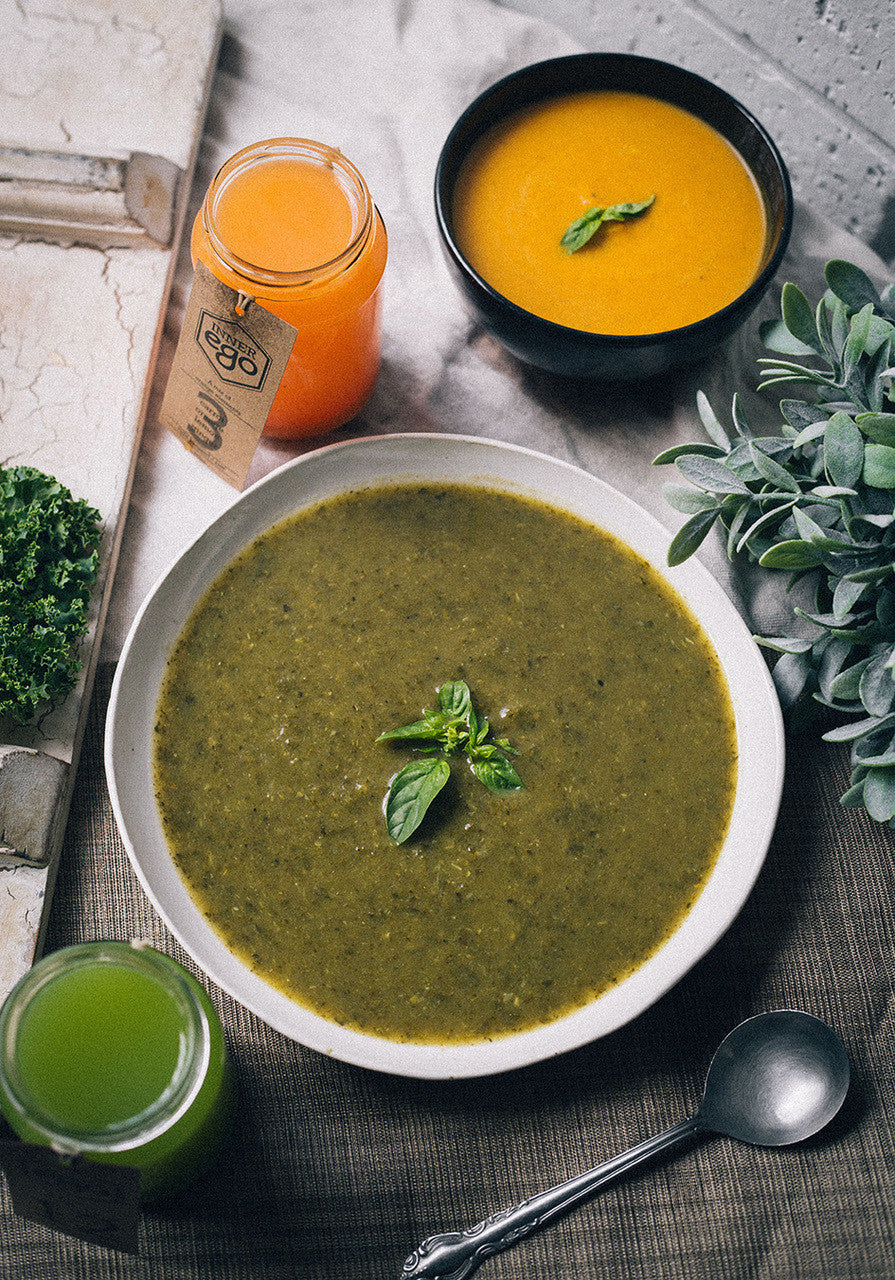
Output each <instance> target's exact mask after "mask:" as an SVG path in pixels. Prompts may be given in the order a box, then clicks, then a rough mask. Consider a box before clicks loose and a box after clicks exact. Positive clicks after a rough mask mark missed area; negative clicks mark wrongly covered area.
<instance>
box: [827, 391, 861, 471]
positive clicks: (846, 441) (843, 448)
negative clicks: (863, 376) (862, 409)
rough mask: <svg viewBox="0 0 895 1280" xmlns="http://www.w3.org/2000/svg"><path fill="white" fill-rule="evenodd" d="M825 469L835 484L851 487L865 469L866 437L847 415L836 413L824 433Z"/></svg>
mask: <svg viewBox="0 0 895 1280" xmlns="http://www.w3.org/2000/svg"><path fill="white" fill-rule="evenodd" d="M823 456H824V467H825V468H826V472H827V475H828V476H829V477H830V480H831V481H832V483H833V484H840V485H845V486H846V487H851V486H852V485H855V484H857V482H858V481H859V480H860V478H861V472H862V470H863V467H864V437H863V436H862V434H861V431H860V430H859V428H858V427H857V426H856V425H855V423H854V422H852V420H851V418H850V417H849V416H848V414H847V413H842V412H841V410H840V412H838V413H834V414H833V416H832V418H831V419H830V421H829V422H828V423H827V428H826V431H825V433H824V455H823Z"/></svg>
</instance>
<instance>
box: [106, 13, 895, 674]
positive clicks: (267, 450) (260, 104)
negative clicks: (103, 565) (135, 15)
mask: <svg viewBox="0 0 895 1280" xmlns="http://www.w3.org/2000/svg"><path fill="white" fill-rule="evenodd" d="M598 36H599V33H598V32H595V40H594V44H593V46H592V47H594V48H598V47H599V43H598ZM579 49H580V46H578V45H576V44H575V43H574V42H573V41H572V40H570V39H569V38H568V37H566V36H565V35H564V34H562V33H560V32H558V31H557V30H555V29H554V28H552V27H551V26H549V25H548V24H546V23H544V22H540V21H535V20H533V19H530V18H528V17H524V16H521V15H519V14H517V13H514V12H512V11H510V10H508V9H504V8H502V7H500V6H499V5H498V4H496V3H494V2H493V0H438V2H437V3H434V2H433V0H340V3H339V4H330V3H321V2H320V0H303V2H301V0H272V2H271V0H230V3H229V4H228V6H227V8H226V11H225V36H224V43H223V47H222V52H221V59H220V64H219V67H218V71H217V75H216V78H215V81H214V86H213V91H212V98H211V104H210V109H209V113H208V118H207V122H206V127H205V133H204V136H203V141H202V150H201V154H200V160H199V166H198V170H197V175H196V180H195V184H194V189H193V193H192V200H191V208H190V212H189V220H190V222H191V221H192V217H193V216H194V215H195V212H196V210H197V209H198V207H199V205H200V204H201V201H202V198H203V195H204V192H205V188H206V187H207V185H208V182H209V181H210V179H211V177H212V176H213V174H214V173H215V171H216V170H217V168H218V167H219V166H220V164H221V163H223V161H224V160H225V159H226V158H227V157H228V156H229V155H231V154H232V153H233V152H234V151H236V150H238V149H239V148H240V147H242V146H245V145H246V144H248V143H250V142H254V141H257V140H259V139H262V138H267V137H275V136H279V135H292V136H302V137H310V138H314V139H317V140H319V141H322V142H326V143H329V144H331V145H334V146H337V147H339V148H340V149H341V150H342V151H343V153H344V154H345V155H346V156H348V157H349V158H350V159H351V160H353V161H354V162H355V164H357V166H358V168H359V169H360V170H361V172H362V173H363V174H364V176H365V178H366V179H367V183H368V185H369V187H370V189H371V191H372V193H373V197H374V199H375V201H376V203H377V205H378V207H379V209H380V210H381V212H382V215H383V217H384V219H385V222H386V225H387V227H388V232H389V261H388V266H387V272H386V300H385V322H384V364H383V370H382V374H381V377H380V380H379V383H378V385H377V388H376V391H375V392H374V395H373V397H372V399H371V401H370V402H369V404H368V405H367V407H366V409H365V410H364V411H363V412H362V413H361V414H360V415H359V416H358V418H356V419H355V420H354V421H353V422H352V423H350V424H348V425H347V426H346V427H344V428H342V429H341V430H340V431H339V432H338V433H336V435H335V436H331V437H329V438H328V439H327V440H321V441H317V442H310V443H309V442H305V443H303V444H300V445H288V444H275V443H268V442H266V441H262V444H261V445H260V447H259V449H258V452H257V454H256V456H255V459H254V461H253V464H252V470H251V472H250V476H249V482H250V483H251V482H253V481H255V480H257V479H259V478H260V477H261V476H263V475H264V474H266V473H267V472H269V471H270V470H272V469H273V468H274V467H276V466H278V465H280V464H281V463H282V462H284V461H286V460H287V459H289V458H291V457H294V456H296V455H297V454H298V453H301V452H305V451H307V450H308V449H309V448H313V447H315V445H316V444H320V443H328V442H329V441H331V440H332V439H347V438H350V437H353V436H361V435H370V434H377V433H383V432H391V431H425V432H450V433H464V434H470V435H476V436H486V437H489V438H492V439H498V440H503V441H508V442H514V443H518V444H522V445H526V446H528V447H531V448H535V449H540V450H542V451H544V452H545V453H548V454H551V455H553V456H555V457H558V458H561V459H564V460H566V461H570V462H575V463H577V464H579V465H580V466H582V467H583V468H585V469H587V470H589V471H591V472H593V473H594V474H596V475H599V476H601V477H602V478H603V479H604V480H607V481H608V482H609V483H611V484H613V485H615V487H616V488H618V489H620V490H622V491H623V492H624V493H626V494H627V495H628V496H629V497H631V498H633V499H635V500H636V501H637V502H639V503H640V504H641V505H642V506H643V507H645V508H646V509H647V510H649V511H651V512H652V513H653V514H654V515H655V516H656V517H658V519H659V520H660V521H662V522H663V523H664V524H665V525H666V526H667V527H668V528H669V529H670V530H674V529H676V528H677V527H678V526H679V524H680V523H681V521H682V517H681V516H679V515H678V513H677V512H675V511H674V510H672V509H671V508H670V507H669V506H668V505H667V503H666V502H665V500H664V498H663V497H662V492H661V486H662V483H663V481H665V480H670V479H675V478H677V476H676V473H675V470H674V468H670V467H663V468H656V467H653V466H652V465H651V464H652V459H653V458H654V457H655V455H656V454H658V453H659V452H660V451H661V450H663V449H665V448H667V447H668V446H669V445H671V444H673V443H677V442H680V441H684V440H688V439H702V438H704V437H703V433H702V429H701V426H700V424H699V420H698V417H697V414H696V409H695V396H696V391H697V389H699V388H700V387H701V388H702V389H703V390H705V391H706V393H707V394H708V396H709V399H710V400H711V401H712V404H713V406H714V407H715V410H716V412H717V413H718V414H719V416H721V417H722V418H723V417H725V416H726V415H727V414H728V412H729V407H730V401H731V397H732V394H733V391H734V390H739V392H740V394H741V396H742V397H743V399H744V401H745V404H746V407H747V410H748V412H750V413H752V414H753V415H754V416H755V418H756V421H759V422H764V423H765V424H766V425H767V426H769V427H773V424H774V422H775V420H777V421H779V417H777V418H776V419H775V414H776V401H775V398H772V397H769V396H762V397H759V396H757V395H756V394H755V392H754V388H755V386H756V385H757V382H758V368H757V366H756V364H755V358H756V356H757V355H759V354H761V351H762V348H761V344H760V342H759V340H758V338H757V326H758V322H759V320H760V319H761V318H763V317H766V316H769V315H772V314H774V313H775V312H776V310H777V305H778V300H779V285H780V284H782V282H783V281H785V280H793V281H795V282H796V283H797V284H799V285H800V286H801V287H802V288H803V289H804V290H805V291H806V292H807V293H808V294H809V296H811V297H812V298H817V297H818V296H819V294H820V292H822V290H823V288H824V285H823V275H822V270H823V264H824V262H825V261H826V260H827V259H828V258H830V257H844V258H848V259H850V260H852V261H854V262H857V263H859V264H860V265H862V266H863V267H864V268H865V270H867V271H869V272H870V273H871V274H872V275H873V276H875V277H876V278H878V279H880V280H883V279H885V267H884V264H883V263H882V262H881V261H880V260H879V259H878V258H877V257H876V255H875V254H873V253H872V251H871V250H870V249H868V248H867V247H866V246H864V245H863V244H862V243H861V242H860V241H858V240H856V239H855V238H854V237H852V236H849V235H848V234H846V233H845V232H843V231H840V230H838V229H837V228H835V227H833V226H832V225H830V224H829V223H826V222H822V221H820V220H819V219H818V218H816V217H814V216H813V215H812V214H811V213H810V212H809V210H807V209H805V208H803V207H799V208H798V210H797V216H796V224H795V230H794V234H793V237H792V241H791V245H790V248H789V251H788V253H787V256H786V260H785V262H784V264H783V267H782V269H781V272H780V275H779V277H778V282H777V287H776V288H775V289H772V291H771V293H770V294H769V296H768V298H767V299H766V301H765V303H764V304H763V306H762V309H761V311H760V313H759V314H757V315H756V316H755V317H754V319H753V320H751V321H749V322H748V323H747V325H746V326H745V327H744V329H743V330H742V332H741V333H740V334H739V335H738V336H736V337H735V338H734V339H733V340H732V342H731V343H730V344H728V346H727V347H726V348H725V349H724V351H723V352H721V353H720V354H718V355H717V356H715V357H713V358H712V359H711V360H710V361H708V362H707V363H706V364H705V365H703V366H701V367H699V368H698V369H696V370H694V371H688V372H686V373H684V374H680V375H678V376H675V377H673V378H669V379H668V380H667V381H665V382H664V383H660V384H658V385H657V384H655V383H653V384H650V385H649V386H644V385H636V384H633V385H630V386H611V387H609V386H600V385H599V384H591V385H581V384H575V383H568V382H565V381H563V380H561V379H559V378H555V377H552V376H549V375H547V374H543V373H539V372H538V371H536V370H533V369H529V368H526V367H524V366H523V365H521V364H520V363H519V362H517V361H516V360H515V359H513V358H512V357H510V356H509V355H507V354H506V353H505V352H503V351H502V349H501V348H500V347H499V346H498V345H497V344H496V343H495V342H494V341H493V340H492V339H490V338H489V337H487V336H486V335H484V334H483V333H482V332H481V331H480V330H479V329H477V328H476V327H475V326H474V325H473V324H471V322H470V321H469V319H468V318H467V316H466V314H465V312H464V311H463V309H462V307H461V304H460V302H459V298H458V296H457V294H456V292H455V290H454V288H453V286H452V284H451V281H450V280H449V278H448V275H447V272H446V269H445V267H444V265H443V263H442V260H441V255H440V250H439V246H438V238H437V232H436V227H435V216H434V206H433V198H432V187H433V178H434V173H435V166H436V162H437V159H438V154H439V151H440V149H441V146H442V143H443V142H444V139H445V137H446V136H447V134H448V132H449V130H450V128H451V126H452V125H453V123H454V121H455V120H456V118H457V116H458V115H459V114H460V112H461V111H462V110H463V109H464V108H465V107H466V106H467V105H468V104H469V102H471V101H472V99H473V98H474V97H476V95H477V94H478V93H479V92H480V91H481V90H482V89H483V88H485V87H486V86H487V85H489V84H491V83H492V82H493V81H495V80H497V79H499V78H500V77H501V76H503V75H505V74H507V73H508V72H510V71H513V70H515V69H517V68H518V67H521V66H524V65H526V64H528V63H530V62H536V61H539V60H540V59H542V58H549V57H555V56H558V55H561V54H566V53H574V52H578V51H579ZM188 242H189V236H188V234H187V235H186V236H185V238H184V245H183V248H182V251H181V254H180V259H179V262H178V267H177V273H176V277H175V282H174V288H173V292H172V296H171V302H170V305H169V309H168V315H167V320H166V325H165V332H164V337H163V342H162V346H161V351H160V355H159V359H158V364H157V369H156V374H155V379H154V383H153V390H152V396H151V399H150V406H149V414H148V420H147V424H146V428H145V432H144V438H143V442H142V447H141V451H140V456H139V459H138V464H137V471H136V477H135V481H134V488H133V494H132V500H131V508H130V512H129V515H128V519H127V523H126V527H125V533H124V540H123V543H122V550H121V556H120V561H119V566H118V571H117V576H116V584H115V588H114V592H113V596H112V600H111V604H110V609H109V616H108V620H107V624H106V628H105V633H104V641H103V657H104V658H106V659H114V658H116V657H117V656H118V653H119V652H120V649H121V645H122V643H123V641H124V638H125V636H126V634H127V631H128V629H129V627H130V625H131V623H132V621H133V619H134V616H135V614H136V612H137V610H138V608H139V605H140V603H141V602H142V600H143V598H144V597H145V595H146V594H147V593H148V592H149V591H150V589H151V588H152V587H153V585H154V584H155V582H156V580H157V579H158V578H159V577H160V576H161V575H162V574H163V572H164V571H165V570H166V569H167V568H168V566H169V565H170V564H171V563H172V562H173V560H174V559H175V558H176V557H177V556H178V555H179V554H180V552H181V551H183V550H184V549H185V548H186V547H187V546H188V545H189V544H190V543H191V542H192V541H193V539H194V538H195V537H197V536H198V535H199V534H200V533H201V532H202V530H203V529H204V528H205V527H206V526H207V525H208V524H209V523H210V522H211V521H212V520H213V519H214V518H215V517H216V516H217V515H218V514H219V513H220V512H222V511H223V510H225V509H226V508H227V507H228V506H229V505H230V504H231V503H232V502H233V501H234V500H235V499H236V497H237V494H236V492H235V490H233V489H232V488H231V487H230V486H229V485H227V484H226V483H225V482H224V481H222V480H219V479H218V478H217V477H216V476H214V475H213V474H212V473H211V472H210V471H208V470H207V469H206V468H205V467H204V466H203V464H202V463H201V462H200V461H199V460H198V459H197V458H196V457H194V456H192V455H190V454H188V453H187V452H186V451H185V450H184V449H183V448H182V447H181V445H180V444H179V443H178V442H177V441H176V440H175V439H174V438H173V437H172V436H171V435H170V434H169V433H167V432H166V431H165V430H164V429H163V428H161V427H160V426H159V425H158V422H157V418H156V414H157V411H158V407H159V404H160V402H161V395H162V392H163V390H164V386H165V382H166V379H167V374H168V370H169V368H170V363H171V358H172V355H173V350H174V346H175V344H176V341H177V336H178V333H179V330H180V324H181V322H182V319H183V313H184V307H185V303H186V297H187V294H188V291H189V287H190V281H191V278H192V268H191V265H190V259H189V248H188ZM700 557H701V559H702V560H703V562H704V563H705V564H707V565H708V567H709V568H710V569H711V571H712V572H713V573H714V574H715V576H716V577H717V578H718V579H719V581H721V582H722V584H723V585H724V586H725V588H726V589H727V590H728V592H729V593H730V594H731V596H732V597H733V598H734V599H735V601H736V602H737V603H738V605H739V606H740V608H741V609H742V610H743V612H744V614H746V616H747V620H748V621H749V623H750V625H752V626H753V627H755V628H756V629H757V630H759V631H774V630H777V629H778V627H779V625H780V620H779V619H778V617H777V616H776V615H778V614H780V612H781V607H782V608H783V616H784V617H785V616H788V609H787V608H786V606H781V603H780V597H779V590H778V587H779V583H778V582H777V581H775V575H768V574H762V575H753V574H746V575H745V576H744V575H743V574H742V573H741V572H740V571H739V570H738V569H737V570H732V569H731V566H730V565H729V564H728V562H727V560H726V557H725V556H724V553H723V551H722V549H721V547H720V543H719V542H718V541H717V540H715V539H714V538H711V539H710V540H709V542H708V543H706V544H704V547H703V549H702V550H701V551H700ZM744 584H745V585H744Z"/></svg>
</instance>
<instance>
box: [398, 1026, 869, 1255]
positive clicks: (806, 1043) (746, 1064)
mask: <svg viewBox="0 0 895 1280" xmlns="http://www.w3.org/2000/svg"><path fill="white" fill-rule="evenodd" d="M848 1080H849V1067H848V1057H847V1055H846V1052H845V1047H844V1046H843V1044H842V1041H841V1040H840V1039H839V1037H838V1036H837V1035H836V1033H835V1032H834V1031H832V1030H831V1029H830V1027H828V1026H827V1025H826V1023H825V1022H821V1021H820V1019H818V1018H814V1017H812V1016H811V1015H810V1014H808V1013H799V1012H797V1011H795V1010H791V1009H780V1010H776V1011H774V1012H772V1013H762V1014H759V1015H758V1016H757V1017H755V1018H748V1019H747V1020H746V1021H745V1022H741V1023H740V1025H739V1026H738V1027H735V1028H734V1030H733V1031H731V1033H730V1035H728V1036H727V1038H726V1039H725V1040H724V1041H723V1042H722V1044H721V1046H720V1047H719V1049H718V1051H717V1052H716V1054H715V1056H714V1058H713V1059H712V1063H711V1066H710V1067H709V1071H708V1075H707V1077H706V1082H705V1091H704V1093H703V1097H702V1102H701V1103H700V1105H699V1108H698V1109H697V1111H696V1112H695V1114H694V1115H692V1116H690V1118H689V1119H688V1120H682V1121H681V1122H680V1123H679V1124H676V1125H673V1126H672V1128H670V1129H666V1130H665V1132H664V1133H660V1134H658V1135H657V1136H656V1137H654V1138H648V1139H647V1140H646V1141H645V1142H641V1143H640V1144H639V1146H636V1147H632V1148H631V1150H630V1151H626V1152H625V1153H624V1154H623V1155H619V1156H615V1157H614V1158H613V1159H611V1160H607V1161H605V1163H603V1164H600V1165H597V1167H596V1168H595V1169H591V1170H589V1171H588V1172H587V1173H582V1174H579V1175H578V1177H577V1178H572V1179H570V1180H569V1181H568V1182H564V1183H562V1184H561V1185H560V1186H558V1187H554V1188H552V1190H550V1191H545V1192H542V1194H541V1195H537V1196H533V1197H532V1198H531V1199H530V1200H525V1201H523V1202H522V1204H518V1205H516V1206H514V1207H513V1208H512V1209H503V1210H501V1211H500V1212H498V1213H494V1214H492V1215H491V1216H490V1217H488V1218H486V1219H485V1220H484V1222H480V1223H478V1224H477V1225H476V1226H474V1227H468V1228H467V1229H466V1230H465V1231H448V1232H445V1233H444V1234H442V1235H436V1236H430V1237H429V1239H428V1240H424V1241H423V1243H422V1244H421V1245H419V1246H418V1248H416V1249H415V1250H414V1251H413V1253H412V1254H411V1255H410V1257H409V1258H408V1259H407V1261H406V1262H405V1263H404V1266H403V1268H402V1270H401V1280H464V1277H466V1276H468V1275H470V1274H471V1273H472V1272H473V1271H474V1270H475V1268H476V1267H477V1266H478V1265H479V1263H480V1262H483V1261H484V1260H485V1258H489V1257H491V1255H492V1254H495V1253H500V1252H501V1251H502V1250H503V1249H507V1248H509V1246H510V1245H512V1244H515V1243H516V1242H517V1241H518V1240H524V1239H525V1238H526V1237H527V1236H530V1235H532V1234H533V1233H534V1232H535V1231H538V1230H539V1229H540V1228H541V1227H543V1226H546V1225H547V1223H549V1222H552V1221H553V1219H555V1218H558V1217H559V1216H560V1214H563V1213H565V1212H567V1210H569V1209H572V1208H574V1207H575V1206H576V1205H578V1204H580V1203H581V1202H582V1201H583V1200H585V1199H587V1197H588V1196H590V1195H592V1194H593V1192H595V1191H596V1190H597V1189H598V1188H600V1187H602V1186H603V1184H604V1183H606V1182H609V1181H610V1180H611V1179H612V1178H617V1177H618V1176H619V1175H620V1174H622V1173H625V1172H627V1170H628V1169H632V1168H633V1167H634V1166H635V1165H637V1164H640V1163H641V1162H642V1161H644V1160H648V1159H650V1157H652V1156H654V1155H656V1154H658V1152H660V1151H664V1150H666V1148H668V1147H671V1146H673V1145H674V1144H675V1143H678V1142H680V1141H681V1140H682V1139H684V1138H688V1137H691V1136H693V1135H695V1134H699V1133H723V1134H726V1135H727V1136H728V1137H730V1138H739V1139H740V1140H741V1141H742V1142H750V1143H753V1144H755V1145H757V1146H764V1147H782V1146H785V1145H786V1144H787V1143H790V1142H801V1141H802V1140H803V1139H804V1138H810V1137H811V1135H812V1134H814V1133H817V1132H818V1130H820V1129H822V1128H823V1127H824V1125H825V1124H828V1123H829V1121H830V1120H832V1118H833V1116H834V1115H835V1114H836V1112H837V1111H838V1110H839V1108H840V1107H841V1106H842V1103H843V1101H844V1099H845V1095H846V1093H847V1092H848Z"/></svg>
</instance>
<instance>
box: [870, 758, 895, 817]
mask: <svg viewBox="0 0 895 1280" xmlns="http://www.w3.org/2000/svg"><path fill="white" fill-rule="evenodd" d="M864 808H865V809H866V810H867V812H868V813H869V814H870V816H871V818H874V819H875V820H876V821H877V822H890V821H891V819H892V818H895V766H892V765H889V766H888V767H886V768H877V769H871V770H870V772H869V773H868V774H867V777H866V778H865V779H864Z"/></svg>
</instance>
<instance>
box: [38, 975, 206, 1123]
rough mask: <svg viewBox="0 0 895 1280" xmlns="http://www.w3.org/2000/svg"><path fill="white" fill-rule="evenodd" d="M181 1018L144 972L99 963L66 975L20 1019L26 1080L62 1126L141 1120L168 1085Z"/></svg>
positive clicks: (177, 1048) (178, 1045) (45, 990)
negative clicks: (139, 1118) (136, 1118)
mask: <svg viewBox="0 0 895 1280" xmlns="http://www.w3.org/2000/svg"><path fill="white" fill-rule="evenodd" d="M182 1033H183V1017H182V1015H181V1013H180V1011H179V1010H178V1009H177V1007H176V1006H175V1005H174V1004H173V1002H172V1001H171V999H170V997H169V996H168V994H167V993H166V992H165V991H164V990H163V989H162V988H160V987H159V986H158V984H157V983H156V982H155V981H153V979H152V978H150V977H147V976H146V975H145V974H143V973H137V972H136V971H134V970H132V969H126V968H124V967H119V966H117V965H95V966H90V967H86V968H78V969H71V970H69V971H68V972H67V973H61V974H60V975H59V976H58V977H57V978H54V979H53V981H52V982H50V983H48V984H47V986H45V987H44V988H43V990H42V991H41V992H40V994H39V995H38V996H37V997H36V998H35V999H34V1000H33V1001H32V1003H31V1004H30V1005H29V1007H28V1008H27V1010H26V1011H25V1015H24V1017H23V1018H22V1021H21V1024H20V1027H19V1034H18V1060H19V1071H20V1073H21V1078H22V1082H23V1083H24V1085H25V1087H26V1088H27V1089H28V1092H29V1093H30V1095H31V1097H32V1098H33V1099H34V1101H35V1102H36V1103H37V1105H38V1106H39V1107H40V1109H41V1110H42V1111H44V1112H45V1113H46V1114H47V1115H48V1116H52V1117H53V1118H54V1119H55V1120H56V1121H58V1123H59V1124H60V1125H63V1126H65V1127H66V1128H68V1127H74V1128H78V1129H101V1128H105V1127H107V1126H109V1125H114V1124H121V1123H122V1121H126V1120H131V1119H134V1118H135V1117H137V1116H140V1115H142V1114H143V1113H144V1112H145V1111H146V1109H147V1108H148V1107H150V1106H151V1105H152V1104H153V1103H154V1102H156V1101H157V1100H158V1099H159V1098H161V1097H162V1095H163V1094H164V1092H165V1090H166V1089H167V1088H168V1087H170V1084H171V1080H172V1078H173V1076H174V1073H175V1069H176V1067H177V1062H178V1058H179V1057H180V1051H181V1039H182Z"/></svg>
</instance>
